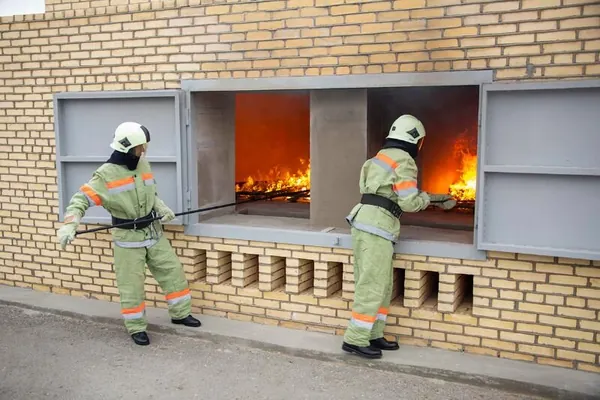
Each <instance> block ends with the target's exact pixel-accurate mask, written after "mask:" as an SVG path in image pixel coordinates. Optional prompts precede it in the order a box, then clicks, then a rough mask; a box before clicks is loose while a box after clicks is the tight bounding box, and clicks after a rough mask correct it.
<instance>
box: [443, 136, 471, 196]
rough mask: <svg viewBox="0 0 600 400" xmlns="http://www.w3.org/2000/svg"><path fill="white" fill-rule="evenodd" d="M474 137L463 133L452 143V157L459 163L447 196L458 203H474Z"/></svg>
mask: <svg viewBox="0 0 600 400" xmlns="http://www.w3.org/2000/svg"><path fill="white" fill-rule="evenodd" d="M475 138H476V136H474V135H469V134H468V131H466V130H465V131H463V132H462V133H461V134H460V135H459V136H458V139H457V140H456V142H454V157H456V158H457V159H458V161H459V163H460V164H459V165H460V168H459V169H458V170H457V172H458V174H459V177H458V180H457V181H456V182H454V183H453V184H451V185H450V187H449V189H448V194H449V195H451V196H452V197H454V198H455V199H456V200H458V201H459V202H461V201H474V200H475V197H476V196H475V195H476V192H477V153H476V151H477V150H476V149H477V142H476V139H475Z"/></svg>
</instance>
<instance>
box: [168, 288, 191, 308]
mask: <svg viewBox="0 0 600 400" xmlns="http://www.w3.org/2000/svg"><path fill="white" fill-rule="evenodd" d="M165 298H166V299H167V304H169V305H170V306H172V305H174V304H177V303H179V302H181V301H184V300H191V299H192V295H191V294H190V289H189V288H188V289H183V290H182V291H180V292H175V293H169V294H167V295H166V296H165Z"/></svg>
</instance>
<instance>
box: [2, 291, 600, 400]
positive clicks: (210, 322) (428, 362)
mask: <svg viewBox="0 0 600 400" xmlns="http://www.w3.org/2000/svg"><path fill="white" fill-rule="evenodd" d="M0 304H10V305H16V306H20V307H24V308H30V309H35V310H41V311H47V312H52V313H56V314H61V315H66V316H70V317H74V318H84V319H88V320H93V321H98V322H105V323H114V324H119V325H121V324H122V320H121V318H120V313H119V304H117V303H111V302H105V301H99V300H93V299H86V298H79V297H72V296H64V295H57V294H51V293H44V292H37V291H33V290H31V289H23V288H16V287H12V286H2V285H0ZM147 315H148V321H149V323H150V330H153V331H160V332H164V333H174V334H181V335H186V336H191V337H198V338H201V339H205V340H210V341H213V342H219V341H223V340H228V341H231V340H232V338H233V339H236V341H238V342H239V343H242V344H246V345H248V346H253V347H258V348H261V349H263V350H266V351H277V352H282V353H286V354H291V355H295V356H299V357H309V358H315V359H320V360H323V361H328V362H331V361H338V362H339V361H343V362H346V363H349V364H352V365H357V366H363V367H365V366H368V367H371V368H377V369H382V370H386V371H390V370H392V371H396V372H401V373H406V374H413V375H420V376H426V377H431V378H437V379H444V380H449V381H454V382H461V383H467V384H472V385H480V386H488V387H496V388H498V389H501V390H504V391H512V392H519V393H526V394H533V395H539V396H547V397H550V398H552V399H571V400H572V399H600V376H599V375H598V374H594V373H589V372H584V371H575V370H569V369H564V368H558V367H550V366H543V365H536V364H531V363H526V362H521V361H513V360H506V359H500V358H492V357H487V356H478V355H472V354H464V353H458V352H452V351H447V350H440V349H433V348H423V347H413V346H402V347H401V350H399V351H397V352H387V353H385V355H384V358H383V359H382V360H377V361H365V360H362V359H360V358H358V357H356V356H351V355H346V354H344V353H343V352H342V351H341V349H340V346H341V338H340V337H337V336H332V335H327V334H322V333H316V332H307V331H300V330H294V329H287V328H281V327H274V326H267V325H260V324H255V323H251V322H241V321H232V320H228V319H224V318H217V317H211V316H199V318H200V319H201V321H202V323H203V326H202V327H201V328H200V329H193V328H185V327H179V326H175V325H173V324H171V323H170V319H169V316H168V313H167V311H166V310H164V309H155V308H148V310H147ZM124 338H127V337H126V333H125V331H124ZM127 339H128V338H127Z"/></svg>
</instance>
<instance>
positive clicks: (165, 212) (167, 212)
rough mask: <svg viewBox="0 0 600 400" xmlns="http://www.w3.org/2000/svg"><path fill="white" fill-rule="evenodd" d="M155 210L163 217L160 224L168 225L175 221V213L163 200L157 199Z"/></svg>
mask: <svg viewBox="0 0 600 400" xmlns="http://www.w3.org/2000/svg"><path fill="white" fill-rule="evenodd" d="M154 210H155V211H156V212H157V213H158V215H162V218H161V219H160V222H163V223H166V222H169V221H173V220H174V219H175V213H174V212H173V210H171V209H170V208H169V207H168V206H167V205H166V204H165V203H164V202H163V201H162V200H160V199H159V198H156V200H155V204H154Z"/></svg>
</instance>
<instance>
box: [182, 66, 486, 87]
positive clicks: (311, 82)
mask: <svg viewBox="0 0 600 400" xmlns="http://www.w3.org/2000/svg"><path fill="white" fill-rule="evenodd" d="M493 79H494V74H493V71H491V70H486V71H454V72H400V73H390V74H360V75H331V76H302V77H278V78H235V79H230V78H228V79H184V80H182V81H181V88H182V89H183V90H185V91H189V92H210V91H217V92H227V91H251V90H312V89H364V88H367V89H368V88H387V87H406V86H461V85H480V84H484V83H491V82H493Z"/></svg>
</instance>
